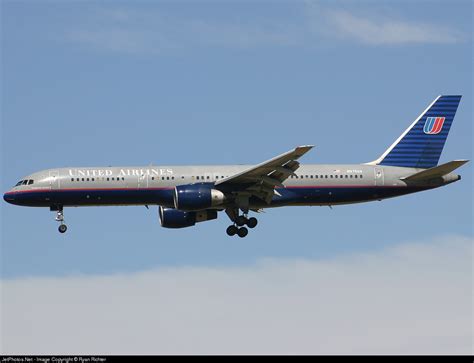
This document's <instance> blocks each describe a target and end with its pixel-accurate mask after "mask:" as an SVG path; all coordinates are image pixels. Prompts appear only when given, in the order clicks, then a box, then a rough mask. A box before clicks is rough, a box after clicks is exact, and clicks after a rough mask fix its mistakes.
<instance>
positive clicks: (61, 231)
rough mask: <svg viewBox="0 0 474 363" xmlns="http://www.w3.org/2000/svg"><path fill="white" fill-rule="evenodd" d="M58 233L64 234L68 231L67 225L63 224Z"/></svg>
mask: <svg viewBox="0 0 474 363" xmlns="http://www.w3.org/2000/svg"><path fill="white" fill-rule="evenodd" d="M58 231H59V233H64V232H66V231H67V226H66V225H65V224H61V225H60V226H59V227H58Z"/></svg>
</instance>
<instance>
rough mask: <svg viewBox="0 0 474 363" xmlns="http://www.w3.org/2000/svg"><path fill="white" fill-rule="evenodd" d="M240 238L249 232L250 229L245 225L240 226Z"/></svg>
mask: <svg viewBox="0 0 474 363" xmlns="http://www.w3.org/2000/svg"><path fill="white" fill-rule="evenodd" d="M237 234H238V235H239V237H240V238H244V237H245V236H246V235H248V234H249V230H248V229H247V228H245V227H242V228H239V231H238V232H237Z"/></svg>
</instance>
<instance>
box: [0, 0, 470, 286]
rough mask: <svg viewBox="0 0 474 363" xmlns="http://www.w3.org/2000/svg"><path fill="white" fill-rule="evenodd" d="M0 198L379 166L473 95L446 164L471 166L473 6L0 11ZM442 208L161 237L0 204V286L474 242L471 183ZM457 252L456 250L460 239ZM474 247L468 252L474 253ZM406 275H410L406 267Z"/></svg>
mask: <svg viewBox="0 0 474 363" xmlns="http://www.w3.org/2000/svg"><path fill="white" fill-rule="evenodd" d="M1 12H2V14H1V16H2V20H1V24H2V38H1V39H2V42H1V44H2V58H1V59H2V66H1V71H2V74H1V78H2V91H1V92H2V95H1V100H2V102H1V112H2V113H1V120H2V122H1V127H2V128H1V135H2V138H1V140H2V146H1V147H2V175H1V185H2V190H3V191H7V190H8V189H9V188H11V186H13V185H14V184H15V183H16V181H17V180H19V179H20V178H21V177H22V176H24V175H27V174H29V173H32V172H34V171H38V170H41V169H46V168H51V167H66V166H101V165H102V166H104V165H113V166H118V165H149V164H150V163H153V164H154V165H170V164H171V165H174V164H179V165H186V164H240V163H242V164H243V163H258V162H261V161H263V160H266V159H268V158H271V157H273V156H275V155H277V154H279V153H282V152H284V151H287V150H289V149H291V148H293V147H294V146H296V145H302V144H315V145H316V147H315V148H314V149H313V150H312V151H311V152H310V153H308V154H307V155H305V157H304V158H303V159H302V162H307V163H362V162H367V161H371V160H374V159H375V158H377V157H378V156H379V155H380V154H381V153H382V152H383V151H384V150H385V149H386V148H387V147H388V146H389V145H390V144H391V143H392V142H393V141H394V140H395V139H396V138H397V137H398V136H399V135H400V133H401V132H402V131H403V130H405V128H406V127H407V126H408V125H409V124H410V123H411V122H412V121H413V120H414V119H415V118H416V117H417V116H418V115H419V113H420V112H421V111H422V110H423V109H424V108H425V107H426V106H427V105H428V104H429V103H430V102H431V101H432V100H433V99H434V98H435V97H436V96H437V95H439V94H462V95H463V98H462V100H461V104H460V106H459V109H458V112H457V114H456V118H455V121H454V124H453V127H452V129H451V132H450V136H449V138H448V141H447V143H446V146H445V149H444V152H443V154H442V156H441V161H442V162H443V161H449V160H453V159H459V158H467V159H472V135H473V133H472V131H473V130H472V99H473V94H472V2H470V1H452V2H451V1H450V2H449V3H448V2H430V1H419V2H398V1H397V2H395V1H381V2H352V1H347V2H338V1H331V2H323V1H319V2H310V1H305V2H284V1H282V2H273V1H264V2H254V1H246V2H230V1H225V2H201V1H192V2H184V1H180V2H159V1H158V2H94V1H91V2H89V1H88V2H81V1H78V2H54V1H51V2H50V1H48V2H33V1H22V2H14V1H2V3H1ZM460 173H461V174H462V176H463V179H462V181H461V182H458V183H455V184H453V185H449V186H447V187H445V188H441V189H438V190H434V191H428V192H423V193H419V194H415V195H410V196H405V197H401V198H397V199H393V200H386V201H383V202H376V203H369V204H360V205H352V206H341V207H335V208H334V209H332V210H331V209H329V208H327V207H326V208H323V207H312V208H309V207H306V208H283V209H274V210H267V211H266V213H265V214H262V215H260V217H259V222H260V223H259V226H258V227H257V228H256V229H255V230H253V231H251V233H250V234H249V236H248V237H247V238H245V239H236V238H228V237H227V236H226V234H225V228H226V227H227V225H228V224H229V221H228V219H227V217H226V216H225V215H221V216H220V217H219V219H218V220H217V221H212V222H209V223H202V224H199V225H197V226H196V227H195V228H190V229H183V230H166V229H162V228H161V227H160V225H159V220H158V213H157V209H156V208H150V210H147V209H145V208H144V207H120V208H118V207H117V208H109V207H104V208H72V209H66V210H65V216H66V222H67V224H68V227H69V230H68V232H67V233H66V234H65V235H60V234H59V233H58V232H57V223H56V222H55V221H54V214H53V213H51V212H49V210H47V209H35V208H21V207H16V206H11V205H6V203H2V207H1V213H2V218H1V222H2V226H1V231H2V232H1V236H2V241H1V242H2V244H1V276H2V278H3V279H5V281H10V280H12V279H22V278H65V277H68V276H102V275H110V274H130V273H139V272H140V271H146V270H150V269H160V268H180V267H183V268H185V267H196V268H197V267H200V268H231V267H241V266H253V265H254V264H256V263H259V261H262V259H268V258H277V259H296V260H299V259H308V260H311V261H326V260H331V259H337V258H346V256H353V255H357V254H365V253H368V254H376V253H382V252H381V251H385V250H386V249H391V248H396V247H397V246H399V245H400V244H403V243H409V242H412V241H417V242H420V243H426V244H428V245H429V244H430V242H431V241H433V240H437V239H439V238H441V239H443V238H444V239H447V240H450V238H461V239H463V238H472V199H473V195H472V189H473V184H472V166H471V164H467V165H466V166H464V167H463V168H462V169H461V170H460ZM454 236H455V237H454ZM469 246H470V247H469V250H471V248H472V242H471V244H470V245H469ZM400 268H402V269H403V266H401V267H400Z"/></svg>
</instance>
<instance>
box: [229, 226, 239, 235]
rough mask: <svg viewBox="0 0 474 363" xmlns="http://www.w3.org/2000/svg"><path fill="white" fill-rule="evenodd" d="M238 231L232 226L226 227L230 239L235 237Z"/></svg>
mask: <svg viewBox="0 0 474 363" xmlns="http://www.w3.org/2000/svg"><path fill="white" fill-rule="evenodd" d="M238 231H239V229H238V228H237V227H236V226H234V225H232V226H229V227H227V230H226V232H227V235H229V236H231V237H232V236H235V235H236V234H237V232H238Z"/></svg>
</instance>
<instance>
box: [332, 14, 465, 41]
mask: <svg viewBox="0 0 474 363" xmlns="http://www.w3.org/2000/svg"><path fill="white" fill-rule="evenodd" d="M326 15H327V20H328V23H329V25H330V31H332V32H333V34H334V35H336V36H338V37H341V38H345V39H352V40H355V41H358V42H360V43H363V44H368V45H392V44H399V45H400V44H413V43H419V44H430V43H431V44H446V43H457V42H460V41H462V34H461V33H460V32H457V31H454V30H451V29H449V28H446V27H443V26H439V25H436V26H435V25H431V24H427V23H423V22H407V21H402V20H394V19H389V18H386V17H383V16H378V17H377V18H370V17H364V16H357V15H354V14H352V13H350V12H347V11H342V10H330V11H327V12H326Z"/></svg>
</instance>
